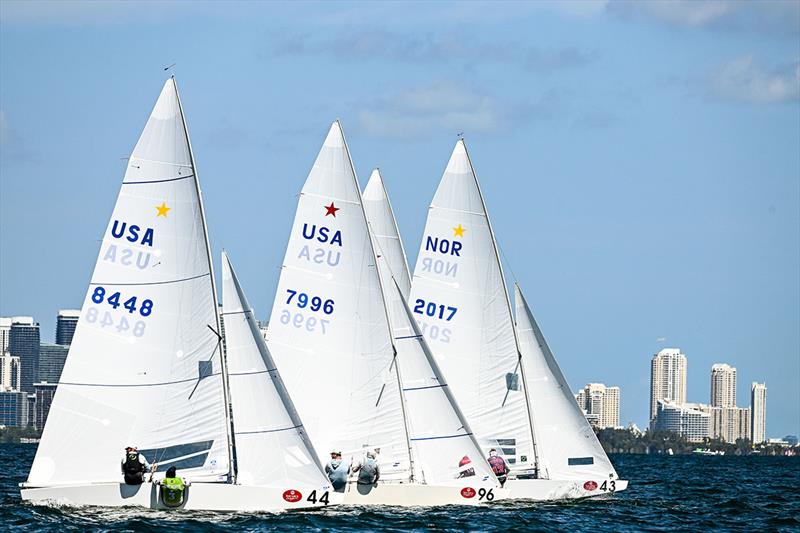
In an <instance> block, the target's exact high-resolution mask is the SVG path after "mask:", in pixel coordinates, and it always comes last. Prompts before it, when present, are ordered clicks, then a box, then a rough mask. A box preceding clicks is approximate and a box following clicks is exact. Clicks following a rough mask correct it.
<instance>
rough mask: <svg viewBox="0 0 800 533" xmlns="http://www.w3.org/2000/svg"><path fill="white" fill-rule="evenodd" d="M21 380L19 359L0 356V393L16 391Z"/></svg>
mask: <svg viewBox="0 0 800 533" xmlns="http://www.w3.org/2000/svg"><path fill="white" fill-rule="evenodd" d="M9 329H11V328H10V327H9ZM21 378H22V366H21V364H20V362H19V357H15V356H13V355H11V354H9V353H6V354H5V355H0V391H11V390H13V391H18V390H19V389H20V387H21V386H22V382H21Z"/></svg>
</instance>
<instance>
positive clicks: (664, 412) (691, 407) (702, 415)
mask: <svg viewBox="0 0 800 533" xmlns="http://www.w3.org/2000/svg"><path fill="white" fill-rule="evenodd" d="M702 407H703V406H700V405H696V404H686V403H684V404H682V405H678V404H677V403H675V402H670V401H667V400H658V401H657V402H656V416H655V418H653V421H652V422H651V427H652V428H653V429H655V430H661V431H671V432H673V433H678V434H679V435H683V436H684V437H686V440H688V441H689V442H703V440H704V439H705V438H706V437H708V432H709V428H710V419H711V415H710V414H709V413H707V412H703V410H702Z"/></svg>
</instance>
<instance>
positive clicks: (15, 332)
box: [8, 316, 39, 392]
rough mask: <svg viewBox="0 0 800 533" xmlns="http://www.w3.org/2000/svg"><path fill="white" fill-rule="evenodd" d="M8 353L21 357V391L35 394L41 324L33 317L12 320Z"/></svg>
mask: <svg viewBox="0 0 800 533" xmlns="http://www.w3.org/2000/svg"><path fill="white" fill-rule="evenodd" d="M8 351H9V352H11V355H14V356H16V357H19V361H20V363H21V366H22V376H21V379H20V381H21V385H20V390H23V391H25V392H33V382H34V381H35V380H36V371H37V367H38V365H39V324H38V323H36V322H34V321H33V318H32V317H29V316H18V317H14V318H12V320H11V335H10V337H9V343H8Z"/></svg>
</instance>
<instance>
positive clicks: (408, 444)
mask: <svg viewBox="0 0 800 533" xmlns="http://www.w3.org/2000/svg"><path fill="white" fill-rule="evenodd" d="M336 124H338V125H339V131H340V132H341V134H342V142H343V143H344V150H345V152H347V159H348V161H350V168H351V169H352V170H353V180H354V181H355V186H356V193H357V194H358V204H359V205H360V206H361V215H362V216H363V217H364V223H365V224H366V225H367V236H368V237H369V239H368V240H369V249H370V250H372V259H373V261H375V270H376V273H377V274H378V287H379V288H380V290H381V303H382V304H383V313H384V315H385V316H386V326H387V329H388V330H389V331H388V333H389V341H390V342H391V343H392V353H393V356H392V365H394V370H395V375H396V376H397V389H398V391H399V392H400V408H401V410H402V413H403V432H404V434H405V437H406V447H407V449H408V463H409V471H410V478H409V481H411V482H413V481H414V455H413V453H412V451H411V437H410V435H409V432H408V417H407V416H406V398H405V395H404V394H403V381H402V380H401V379H400V368H399V366H398V365H397V361H396V359H397V346H395V343H394V333H393V332H392V322H391V319H390V318H389V310H388V309H387V308H386V293H385V292H384V289H383V281H382V280H381V272H380V267H379V266H378V254H376V253H375V243H374V242H373V238H372V229H371V225H370V223H369V219H368V218H367V212H366V211H365V210H364V200H363V199H362V198H361V186H360V185H359V184H358V178H357V177H356V167H355V166H354V165H353V157H352V156H351V155H350V147H349V146H347V138H346V137H345V135H344V129H343V128H342V123H341V122H340V121H339V119H338V118H337V119H336ZM381 182H383V180H381ZM385 191H386V190H385V189H384V192H385ZM392 216H394V215H392ZM389 368H391V366H390V367H389Z"/></svg>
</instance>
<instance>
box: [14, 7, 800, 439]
mask: <svg viewBox="0 0 800 533" xmlns="http://www.w3.org/2000/svg"><path fill="white" fill-rule="evenodd" d="M61 4H62V5H64V3H61ZM690 4H691V3H676V4H675V6H674V7H672V8H670V9H671V10H673V11H672V16H666V15H664V13H661V12H655V11H652V10H648V9H646V8H642V9H641V10H638V11H637V10H633V11H632V10H626V8H625V6H624V5H622V4H619V3H614V2H612V3H607V4H604V3H602V2H598V3H595V4H581V3H567V4H556V3H545V2H541V3H535V4H526V5H522V4H505V5H504V9H495V8H487V7H486V5H485V4H480V3H466V4H459V5H457V6H456V5H445V4H431V5H419V6H417V7H416V8H415V9H413V10H404V12H403V14H402V16H398V14H397V13H396V12H395V13H394V14H393V15H392V16H387V13H388V12H387V8H385V7H383V6H381V5H378V4H375V5H369V6H363V5H358V4H351V5H344V6H341V5H340V6H331V5H314V6H313V7H310V6H309V5H308V4H300V5H288V4H271V5H255V4H253V5H249V4H238V5H237V6H238V9H228V8H224V7H222V6H221V5H214V4H203V5H202V6H200V5H199V4H191V5H186V4H170V6H171V7H168V8H167V9H164V10H162V11H159V12H155V9H154V8H151V7H148V3H142V2H126V3H124V4H114V5H110V6H109V7H108V9H107V10H105V11H102V10H100V9H99V8H97V7H96V4H95V3H82V4H80V5H81V7H80V8H75V9H66V8H58V7H57V6H58V5H59V4H58V3H50V4H48V6H50V8H51V10H50V11H49V12H48V11H47V10H46V9H41V7H37V5H38V6H41V5H43V4H33V3H29V2H20V3H13V4H12V3H10V2H2V3H0V10H2V13H1V14H2V16H0V30H2V31H0V45H2V46H0V77H2V79H3V87H2V92H1V93H0V100H1V101H0V104H1V105H0V129H1V130H2V151H1V152H2V157H0V171H1V172H0V192H2V194H1V195H0V247H2V249H0V273H2V275H1V276H0V314H2V315H12V314H20V315H28V316H35V317H36V319H37V320H39V321H40V324H41V331H42V340H45V341H53V340H54V337H51V335H52V332H53V331H54V325H55V320H56V317H55V316H54V315H55V310H56V309H58V307H62V306H68V307H72V306H78V305H80V302H82V301H83V297H84V295H85V292H86V289H87V282H88V280H89V277H90V273H91V269H92V264H93V261H94V258H95V257H96V254H97V249H98V242H97V240H98V238H99V237H100V235H102V231H103V228H105V227H106V225H107V223H108V217H109V214H110V212H111V208H112V205H113V200H114V198H115V195H116V194H117V192H118V190H119V187H120V181H121V177H122V171H123V168H124V162H123V161H121V160H120V158H123V157H126V156H128V155H130V150H131V148H132V146H133V143H134V142H135V140H136V138H137V136H138V134H139V132H140V131H141V127H142V125H143V122H144V118H145V117H146V114H147V113H148V111H149V110H150V109H151V107H152V105H153V102H154V101H155V97H156V95H157V92H158V89H159V87H160V86H161V85H162V83H163V78H164V76H165V75H166V74H167V73H165V72H164V70H163V67H164V66H166V65H170V64H172V63H177V66H176V67H175V68H174V69H173V71H174V72H175V73H176V75H177V78H178V81H179V83H180V87H181V95H182V97H183V100H184V105H185V111H186V114H187V122H188V127H189V131H190V134H191V137H192V141H193V146H194V149H195V152H196V158H197V164H198V175H199V176H200V181H201V183H202V187H203V193H204V201H205V207H206V210H207V216H208V227H209V234H210V240H211V244H212V248H213V253H212V256H213V257H214V261H218V257H219V253H218V252H219V250H220V249H221V247H222V246H225V247H226V248H227V249H229V250H230V251H231V253H232V254H234V255H235V256H236V257H237V261H238V263H237V264H238V266H239V270H238V273H239V276H240V278H241V281H242V283H243V284H245V285H246V286H248V287H249V288H250V291H251V293H252V298H251V303H252V304H253V305H254V306H255V308H256V311H257V315H258V318H260V319H264V318H265V317H266V316H267V315H268V312H269V309H270V307H271V304H272V298H273V296H274V292H275V291H274V289H275V284H276V282H277V277H278V270H277V269H278V268H279V266H280V264H281V258H282V256H283V253H284V251H285V247H286V242H287V237H288V231H289V227H288V226H289V221H290V220H291V219H292V216H293V212H294V207H295V205H296V199H295V195H296V194H297V192H298V191H299V189H300V186H301V184H302V180H303V177H304V176H305V175H307V172H308V169H309V168H310V165H311V163H312V161H313V158H314V155H315V154H316V151H317V149H318V147H319V145H320V143H321V141H322V138H323V137H324V135H325V131H326V130H327V127H328V124H329V123H330V121H331V120H333V119H335V118H337V117H339V118H341V119H342V121H343V124H344V128H345V130H346V132H347V136H348V142H349V145H350V147H351V149H352V154H353V158H354V162H355V165H356V167H357V169H358V172H359V174H360V177H361V183H362V184H363V183H364V182H365V180H366V177H367V176H368V174H369V171H370V170H371V169H372V167H374V166H380V167H381V169H382V172H383V176H384V178H385V181H386V187H387V189H388V191H389V194H390V196H391V200H392V203H393V207H394V211H395V214H396V215H397V218H398V225H399V228H400V230H401V233H402V235H403V238H404V242H405V244H406V248H407V249H408V251H409V252H410V254H409V259H410V260H411V261H412V263H413V261H414V259H415V257H414V256H415V255H416V249H417V245H418V243H419V239H420V238H421V235H422V227H423V225H424V221H425V214H426V211H427V207H428V204H429V203H430V199H431V197H432V196H433V192H434V190H435V187H436V183H437V182H438V180H439V178H440V177H441V173H442V170H443V169H444V166H445V164H446V161H447V157H448V155H449V153H450V151H451V150H452V146H453V144H454V142H455V140H456V135H457V134H458V133H460V132H464V134H465V138H466V141H467V143H468V146H469V149H470V155H471V157H472V159H473V162H474V165H475V168H476V171H477V173H478V176H479V179H480V180H481V185H482V189H483V192H484V195H485V197H486V203H487V208H488V210H489V213H490V215H491V217H492V223H493V227H494V229H495V232H496V234H497V240H498V243H499V245H500V247H501V250H502V253H503V258H504V261H505V267H506V273H507V275H508V278H509V282H511V281H513V280H516V281H517V282H519V284H520V286H521V287H522V288H523V290H524V291H525V293H526V294H527V295H529V300H530V301H529V303H530V304H531V307H532V310H533V312H534V313H535V315H536V318H537V322H539V324H540V325H541V327H542V330H543V332H544V335H545V336H546V337H547V339H548V343H549V345H550V346H551V348H552V349H553V352H554V353H555V355H556V357H557V358H558V360H559V364H560V365H561V366H562V369H563V371H564V374H565V375H566V376H567V379H568V380H569V383H570V386H571V389H572V390H577V388H578V387H580V386H581V385H582V384H585V383H588V382H593V381H599V382H605V383H614V384H618V385H619V386H620V387H621V389H622V391H623V395H624V396H625V401H623V403H622V405H621V413H620V417H621V421H623V422H627V421H630V420H633V421H636V422H637V424H639V425H641V426H646V425H647V424H646V421H647V418H648V406H647V403H648V402H647V401H646V398H647V396H648V387H649V384H648V377H647V372H648V363H649V356H650V355H651V354H652V353H654V352H656V351H658V350H659V349H660V348H661V347H664V346H680V347H681V348H682V349H683V351H684V352H685V353H686V354H687V355H688V356H689V358H690V359H691V362H690V367H689V375H688V378H687V395H688V397H689V398H690V399H695V400H702V401H705V399H706V398H707V395H708V375H707V374H706V369H707V368H708V367H710V365H711V364H713V363H716V362H719V361H728V362H729V363H731V364H733V365H735V366H736V367H737V370H738V372H739V374H740V376H742V377H747V381H749V380H750V379H758V380H759V381H764V382H766V383H767V384H768V386H769V393H770V413H769V433H770V434H787V433H792V434H797V433H800V428H799V427H798V424H799V423H800V422H798V421H799V420H800V413H798V409H800V407H798V406H800V390H798V387H797V386H796V385H797V384H796V381H797V376H798V374H800V360H798V359H799V358H798V353H800V332H798V331H797V329H798V328H797V324H798V323H800V310H799V309H798V307H799V306H798V305H797V303H798V301H799V300H800V280H798V276H797V272H798V270H800V244H798V242H800V229H799V228H800V207H799V206H798V205H797V197H798V194H799V191H800V189H798V180H797V176H798V175H800V161H798V158H797V146H798V145H799V144H800V131H799V130H800V129H799V128H798V127H797V124H798V121H797V116H798V100H799V99H800V96H798V90H797V84H796V81H795V75H796V64H797V63H796V62H797V52H796V42H797V35H798V34H797V28H796V26H792V25H791V24H790V23H788V22H787V21H790V20H793V18H792V16H794V14H795V12H794V11H793V12H791V13H790V14H785V13H784V14H783V15H781V16H772V15H774V13H775V11H770V10H776V9H777V10H779V7H775V6H777V4H765V3H763V2H761V3H754V4H748V5H747V6H746V7H743V8H742V10H734V9H733V8H731V11H728V12H725V13H722V12H714V13H706V14H705V15H704V16H703V17H700V18H697V17H692V16H689V15H687V12H689V11H690V10H691V7H690ZM179 5H180V7H178V6H179ZM591 5H594V6H597V7H596V8H590V7H587V6H591ZM53 6H56V7H53ZM565 6H567V7H565ZM764 6H767V7H764ZM769 6H772V7H769ZM134 13H136V14H137V16H136V20H137V24H136V25H133V26H132V25H130V24H129V21H130V20H131V17H132V16H133V14H134ZM487 13H491V16H487ZM681 13H683V16H682V15H681ZM769 13H772V15H770V16H767V14H769ZM139 14H141V15H142V16H138V15H139ZM790 15H792V16H790ZM343 16H347V17H348V20H351V21H352V26H351V27H349V28H341V27H338V26H337V23H336V22H335V21H337V20H338V21H341V20H342V17H343ZM244 18H247V19H249V20H254V21H258V23H257V24H254V25H243V24H241V21H242V20H243V19H244ZM177 21H180V22H181V23H180V24H177V23H176V22H177ZM301 21H302V22H301ZM464 27H470V28H471V30H472V32H474V34H476V35H479V36H480V37H479V38H476V39H473V40H465V39H464V38H463V29H464ZM221 36H224V37H225V38H216V37H221ZM511 36H515V37H511ZM108 42H121V43H122V42H124V43H137V45H136V46H120V47H108V46H106V44H107V43H108ZM631 42H636V43H637V46H636V47H635V49H634V48H632V47H631V46H630V45H629V44H630V43H631ZM389 65H390V66H389ZM99 66H102V68H99ZM215 270H216V272H217V274H219V268H218V267H217V268H216V269H215ZM662 337H666V341H661V342H659V341H658V340H657V339H659V338H662ZM701 368H702V369H703V372H697V371H695V370H696V369H701ZM740 381H742V382H743V383H745V380H744V379H742V380H740ZM740 386H743V385H742V384H740ZM748 395H749V391H748V390H746V389H740V390H738V391H737V396H738V397H739V398H745V397H747V396H748ZM636 398H643V399H644V400H643V401H636V400H635V399H636Z"/></svg>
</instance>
